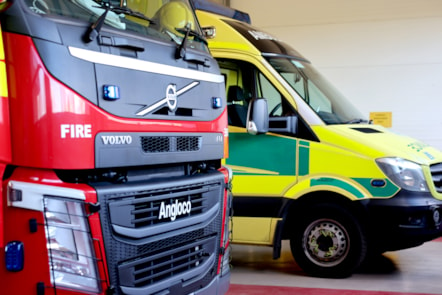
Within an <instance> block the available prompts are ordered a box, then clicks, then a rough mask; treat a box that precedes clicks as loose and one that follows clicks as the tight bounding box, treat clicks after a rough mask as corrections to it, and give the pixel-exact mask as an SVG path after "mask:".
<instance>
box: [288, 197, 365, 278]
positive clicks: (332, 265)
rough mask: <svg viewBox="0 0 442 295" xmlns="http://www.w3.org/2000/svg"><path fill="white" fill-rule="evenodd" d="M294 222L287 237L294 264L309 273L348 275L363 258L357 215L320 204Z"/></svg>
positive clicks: (322, 275)
mask: <svg viewBox="0 0 442 295" xmlns="http://www.w3.org/2000/svg"><path fill="white" fill-rule="evenodd" d="M305 212H307V214H306V217H304V218H302V220H300V221H299V223H298V222H297V224H296V225H295V226H294V228H295V231H294V234H293V236H292V237H291V239H290V248H291V251H292V254H293V257H294V258H295V261H296V263H297V264H298V265H299V266H300V267H301V268H302V269H303V270H304V271H305V272H306V273H307V274H309V275H311V276H315V277H327V278H345V277H348V276H350V275H351V274H352V273H353V272H354V271H355V270H356V268H357V267H358V266H359V265H360V264H361V262H362V261H363V260H364V258H365V255H366V253H367V241H366V237H365V234H364V231H363V228H362V227H361V225H360V223H359V221H358V220H357V218H355V217H354V216H353V215H352V214H351V213H350V212H349V211H348V210H346V209H344V208H342V207H340V206H337V205H334V204H319V205H315V206H313V207H311V208H309V209H308V210H306V211H305Z"/></svg>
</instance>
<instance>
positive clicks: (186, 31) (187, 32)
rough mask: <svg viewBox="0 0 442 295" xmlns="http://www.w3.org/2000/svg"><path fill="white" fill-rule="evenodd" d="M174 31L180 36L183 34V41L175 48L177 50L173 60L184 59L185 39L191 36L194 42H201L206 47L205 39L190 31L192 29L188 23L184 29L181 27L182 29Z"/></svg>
mask: <svg viewBox="0 0 442 295" xmlns="http://www.w3.org/2000/svg"><path fill="white" fill-rule="evenodd" d="M175 30H177V31H178V32H179V33H181V34H184V38H183V41H182V42H181V44H180V45H179V46H178V47H177V50H176V53H175V58H176V59H179V58H183V59H185V56H186V44H187V39H188V38H189V36H192V37H194V38H195V39H196V40H198V41H201V42H203V43H204V44H206V45H208V43H207V40H206V38H204V36H202V35H200V34H199V33H198V32H197V31H194V30H192V28H191V27H190V23H187V25H186V26H185V27H183V28H175Z"/></svg>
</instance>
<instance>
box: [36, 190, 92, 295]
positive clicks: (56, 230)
mask: <svg viewBox="0 0 442 295" xmlns="http://www.w3.org/2000/svg"><path fill="white" fill-rule="evenodd" d="M44 213H45V218H46V236H47V248H48V253H49V258H50V259H49V264H50V269H51V279H52V283H53V284H54V285H55V286H56V287H59V288H64V289H76V290H81V291H82V292H87V293H99V292H100V284H99V278H98V272H97V267H96V263H95V260H94V257H95V255H94V252H93V244H92V240H91V235H90V231H89V225H88V222H87V216H86V214H85V211H84V205H83V203H82V202H76V201H69V200H67V199H63V198H49V197H46V198H45V199H44Z"/></svg>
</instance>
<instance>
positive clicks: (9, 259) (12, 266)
mask: <svg viewBox="0 0 442 295" xmlns="http://www.w3.org/2000/svg"><path fill="white" fill-rule="evenodd" d="M24 252H25V249H24V245H23V243H22V242H19V241H13V242H9V243H8V244H7V245H6V247H5V264H6V269H7V270H8V271H14V272H17V271H21V270H23V266H24V262H25V259H24V257H25V253H24Z"/></svg>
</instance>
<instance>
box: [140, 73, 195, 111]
mask: <svg viewBox="0 0 442 295" xmlns="http://www.w3.org/2000/svg"><path fill="white" fill-rule="evenodd" d="M199 83H200V82H198V81H194V82H192V83H190V84H187V85H186V86H184V87H183V88H181V89H179V90H177V88H176V85H175V84H169V85H168V86H167V88H166V97H164V98H163V99H160V100H159V101H157V102H156V103H154V104H152V105H146V106H144V107H142V108H141V109H139V110H138V111H137V112H136V113H135V115H137V116H145V115H147V114H149V113H152V112H154V111H156V110H158V109H160V108H161V107H163V106H164V105H165V104H166V105H167V107H168V108H169V110H170V111H171V112H174V111H176V109H177V107H178V97H179V96H180V95H181V94H183V93H186V92H187V91H189V90H190V89H192V88H194V87H196V86H197V85H198V84H199Z"/></svg>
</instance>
